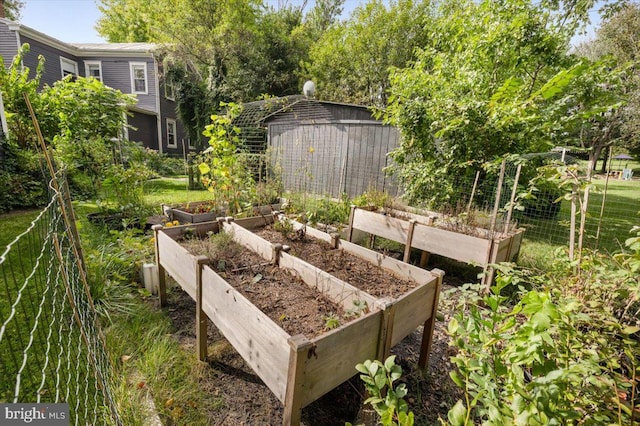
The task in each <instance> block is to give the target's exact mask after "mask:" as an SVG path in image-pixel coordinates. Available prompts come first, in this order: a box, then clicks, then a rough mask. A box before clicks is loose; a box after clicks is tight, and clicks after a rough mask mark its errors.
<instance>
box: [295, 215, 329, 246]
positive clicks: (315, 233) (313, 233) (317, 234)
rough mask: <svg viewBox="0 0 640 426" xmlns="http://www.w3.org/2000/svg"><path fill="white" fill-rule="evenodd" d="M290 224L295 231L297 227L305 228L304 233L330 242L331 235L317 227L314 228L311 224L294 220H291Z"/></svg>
mask: <svg viewBox="0 0 640 426" xmlns="http://www.w3.org/2000/svg"><path fill="white" fill-rule="evenodd" d="M291 224H292V225H293V229H295V230H296V231H297V230H299V229H302V228H305V232H306V234H307V235H309V236H310V237H313V238H316V239H318V240H321V241H325V242H327V243H329V244H331V235H329V234H327V233H326V232H323V231H320V230H319V229H316V228H314V227H312V226H308V225H304V224H302V223H300V222H297V221H295V220H292V221H291Z"/></svg>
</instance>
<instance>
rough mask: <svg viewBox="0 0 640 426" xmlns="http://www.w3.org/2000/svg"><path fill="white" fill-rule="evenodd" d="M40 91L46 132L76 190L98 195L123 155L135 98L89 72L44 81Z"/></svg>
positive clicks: (82, 193)
mask: <svg viewBox="0 0 640 426" xmlns="http://www.w3.org/2000/svg"><path fill="white" fill-rule="evenodd" d="M40 96H41V99H42V105H46V108H42V110H41V111H40V115H39V120H40V123H41V128H42V132H43V135H44V137H45V139H46V140H47V141H48V142H49V143H51V145H52V146H53V148H54V150H55V152H54V154H55V157H56V159H57V160H58V161H59V163H60V164H61V165H62V166H64V167H66V168H67V170H68V172H69V175H70V180H71V184H72V187H73V188H72V189H74V190H75V191H76V193H78V192H81V195H85V196H88V195H94V194H95V193H96V192H97V190H98V189H99V186H100V182H101V180H102V179H103V178H104V172H105V171H106V170H107V168H108V167H109V166H110V165H111V164H113V163H114V162H115V161H116V160H115V159H116V157H117V156H118V154H119V146H118V143H119V135H120V134H121V132H122V129H123V128H124V126H125V125H126V121H125V115H126V114H127V109H128V107H129V106H132V105H134V104H135V98H134V97H132V96H131V95H125V94H123V93H121V92H120V91H119V90H115V89H112V88H110V87H107V86H105V85H104V84H102V82H101V81H100V80H96V79H94V78H84V77H78V78H77V79H75V80H72V79H71V78H70V77H67V78H65V79H63V80H60V81H57V82H56V83H54V85H53V86H45V87H44V88H43V90H42V93H41V95H40Z"/></svg>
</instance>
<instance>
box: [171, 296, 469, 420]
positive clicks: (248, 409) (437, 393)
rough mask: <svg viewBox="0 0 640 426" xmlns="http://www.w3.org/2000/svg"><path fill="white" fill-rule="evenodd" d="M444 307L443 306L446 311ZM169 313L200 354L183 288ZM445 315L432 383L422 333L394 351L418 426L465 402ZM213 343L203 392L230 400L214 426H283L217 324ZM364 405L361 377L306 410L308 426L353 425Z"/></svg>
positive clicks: (215, 413) (183, 339)
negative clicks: (454, 376)
mask: <svg viewBox="0 0 640 426" xmlns="http://www.w3.org/2000/svg"><path fill="white" fill-rule="evenodd" d="M447 288H450V286H446V285H445V289H447ZM442 305H443V303H442V301H441V304H440V306H441V307H442ZM447 305H448V304H447ZM166 309H167V311H168V313H169V316H170V317H171V319H172V322H173V330H174V331H173V335H174V336H175V337H176V338H177V339H178V340H179V341H180V343H181V346H182V347H183V349H184V350H185V351H187V352H195V314H194V313H195V302H194V301H193V300H192V299H191V297H190V296H189V295H188V294H186V293H185V292H184V291H182V290H180V288H179V287H173V288H172V289H171V290H170V291H169V293H168V306H167V308H166ZM442 313H443V314H444V316H445V320H444V321H438V322H436V327H435V331H434V336H433V338H434V340H433V344H432V347H431V356H430V360H429V372H428V374H427V376H426V377H423V376H422V373H421V371H419V370H418V369H417V363H418V358H419V355H420V342H421V338H422V329H421V328H419V329H418V330H416V331H415V332H413V333H412V334H410V335H409V336H407V337H406V338H405V339H404V340H402V342H400V343H399V344H398V345H396V346H395V347H394V348H393V349H392V353H394V354H396V355H397V358H396V363H398V364H399V365H401V366H402V371H403V376H402V378H401V379H400V381H401V382H404V383H406V384H407V389H408V391H409V393H408V395H407V396H406V397H405V399H406V400H407V402H408V403H409V408H410V410H411V411H413V412H414V414H415V416H416V422H415V424H416V425H417V426H428V425H429V426H430V425H438V424H440V423H439V422H438V418H439V417H442V418H446V417H447V412H448V410H449V409H450V408H451V407H453V405H454V404H455V403H456V401H457V400H458V399H459V398H461V393H460V391H459V390H458V388H457V387H456V385H455V384H454V383H453V381H452V380H451V378H450V377H449V372H450V371H451V370H452V369H453V368H454V367H453V365H452V364H451V362H450V361H449V357H450V356H451V355H453V354H454V352H453V350H452V349H451V348H449V345H448V341H449V338H448V336H447V334H446V328H447V326H446V325H447V322H448V321H449V319H450V315H451V314H452V312H450V311H444V312H442ZM208 342H209V358H208V365H209V367H210V368H211V369H212V370H213V371H214V374H212V375H210V376H209V377H211V379H208V380H203V381H202V382H201V390H202V392H211V393H214V394H215V395H218V396H220V397H221V398H222V399H223V400H224V407H223V408H221V409H215V410H214V409H211V412H210V413H208V417H209V419H210V424H211V425H224V426H227V425H228V426H238V425H246V426H253V425H260V426H262V425H273V426H279V425H281V424H282V413H283V407H282V404H281V403H280V402H279V401H278V400H277V399H276V397H275V396H274V395H273V394H272V393H271V391H270V390H269V388H267V386H266V385H265V384H264V383H262V381H261V380H260V378H259V377H258V376H257V375H256V374H255V373H254V372H253V371H252V370H251V368H250V367H249V366H247V364H246V363H245V362H244V360H243V359H242V357H241V356H240V355H239V354H238V353H237V352H236V351H235V349H234V348H233V347H232V346H231V345H230V344H229V343H228V342H227V341H226V340H225V339H224V337H223V336H222V335H221V334H220V333H219V332H218V330H217V329H216V328H215V326H214V325H213V323H212V322H211V321H209V327H208ZM354 367H355V366H354ZM354 373H355V368H354ZM363 402H364V398H363V387H362V384H361V383H360V380H359V379H358V377H357V376H355V377H354V378H352V379H351V380H350V381H348V382H346V383H344V384H343V385H341V386H339V387H338V388H336V389H334V390H333V391H331V392H329V393H328V394H326V395H325V396H323V397H322V398H320V399H319V400H318V401H316V402H314V403H312V404H310V405H309V406H307V407H305V408H304V409H303V410H302V422H303V424H304V425H306V426H335V425H341V426H342V425H344V423H345V422H347V421H349V422H352V423H353V422H355V420H356V417H357V414H358V411H359V409H360V408H361V407H362V403H363ZM202 409H207V408H206V407H202ZM203 426H204V425H203Z"/></svg>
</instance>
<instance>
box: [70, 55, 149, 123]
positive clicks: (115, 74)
mask: <svg viewBox="0 0 640 426" xmlns="http://www.w3.org/2000/svg"><path fill="white" fill-rule="evenodd" d="M84 61H101V63H102V82H103V83H104V84H106V85H107V86H109V87H112V88H114V89H118V90H120V91H121V92H122V93H132V88H131V67H130V63H131V62H144V63H146V64H147V91H148V93H147V94H146V95H144V94H136V97H137V98H138V103H137V105H136V106H137V107H138V108H140V109H144V110H147V111H152V112H158V111H157V107H156V98H155V97H156V85H155V71H154V62H153V58H144V57H141V58H130V57H129V58H124V57H115V58H111V57H108V58H95V57H91V58H88V57H85V58H83V60H82V68H83V73H84Z"/></svg>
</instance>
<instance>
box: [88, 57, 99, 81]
mask: <svg viewBox="0 0 640 426" xmlns="http://www.w3.org/2000/svg"><path fill="white" fill-rule="evenodd" d="M84 70H85V74H86V75H87V78H89V77H93V78H95V79H96V80H100V81H102V62H100V61H91V62H89V61H85V63H84Z"/></svg>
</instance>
